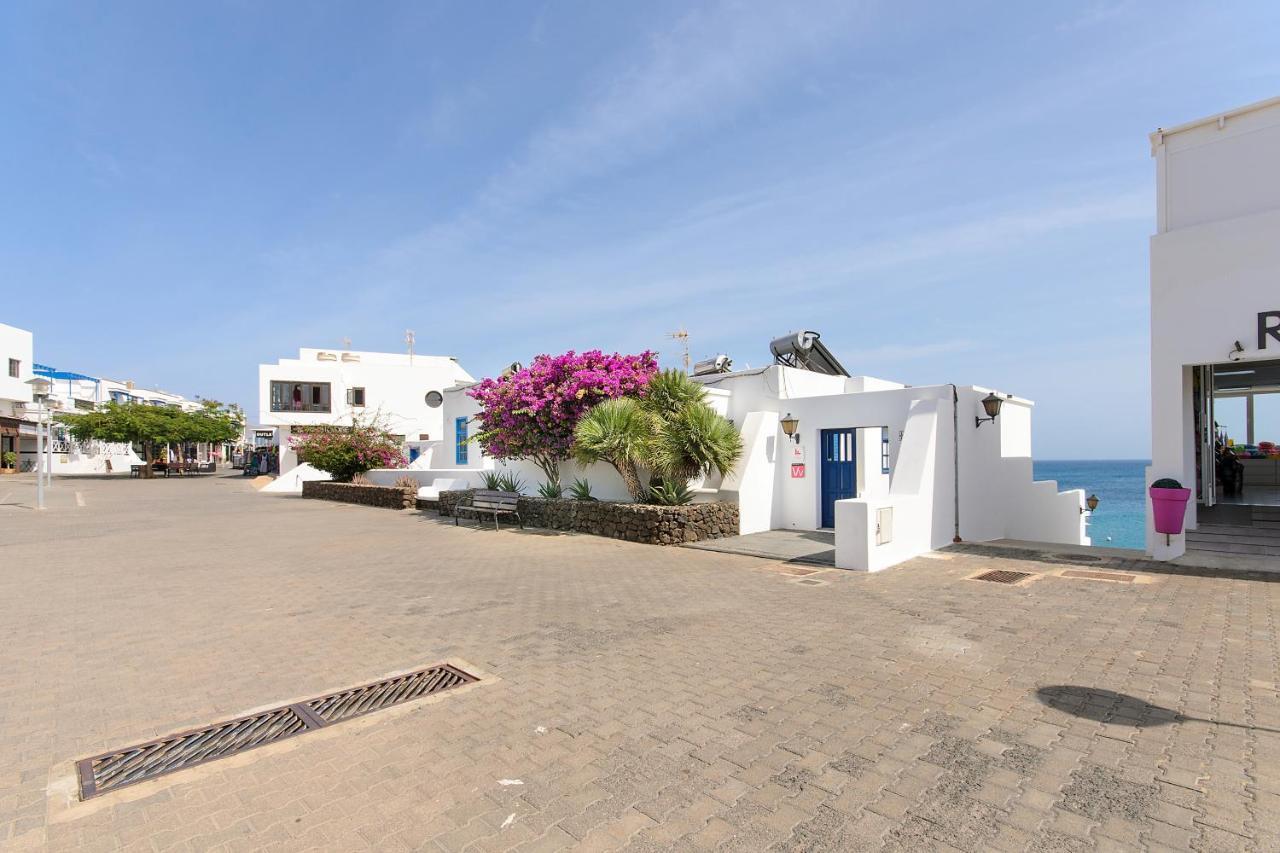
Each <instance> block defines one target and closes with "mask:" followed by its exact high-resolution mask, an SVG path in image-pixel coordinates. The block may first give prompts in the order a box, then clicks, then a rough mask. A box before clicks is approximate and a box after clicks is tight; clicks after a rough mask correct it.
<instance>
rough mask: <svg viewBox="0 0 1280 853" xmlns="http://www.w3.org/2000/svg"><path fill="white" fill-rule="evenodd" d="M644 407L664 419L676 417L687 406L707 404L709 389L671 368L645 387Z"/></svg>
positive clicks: (652, 379) (659, 374)
mask: <svg viewBox="0 0 1280 853" xmlns="http://www.w3.org/2000/svg"><path fill="white" fill-rule="evenodd" d="M642 399H643V405H644V407H645V408H646V409H648V410H649V411H650V412H653V413H654V414H655V415H658V416H659V417H662V418H667V417H670V416H672V415H675V414H676V413H677V412H679V411H680V410H681V409H683V408H684V407H685V406H688V405H692V404H694V403H706V401H707V389H706V388H704V387H703V386H702V385H701V384H700V383H697V382H694V381H693V380H692V379H690V378H689V375H688V374H687V373H684V372H683V371H680V370H675V369H673V368H669V369H667V370H663V371H662V372H660V373H657V374H655V375H654V376H653V377H652V378H651V379H650V380H649V384H647V385H645V387H644V397H643V398H642Z"/></svg>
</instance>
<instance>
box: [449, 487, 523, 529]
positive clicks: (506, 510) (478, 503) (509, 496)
mask: <svg viewBox="0 0 1280 853" xmlns="http://www.w3.org/2000/svg"><path fill="white" fill-rule="evenodd" d="M519 500H520V494H519V493H518V492H495V491H490V490H487V489H478V490H477V491H476V493H475V496H474V497H472V498H471V505H470V506H456V507H454V508H453V524H454V526H455V527H456V526H457V525H458V516H459V515H460V514H461V513H462V512H463V511H464V510H465V511H466V512H471V513H475V516H476V527H479V526H480V516H481V515H486V514H488V515H492V516H493V529H494V530H501V529H502V528H501V527H499V525H498V516H500V515H514V516H515V517H516V521H517V522H518V523H519V524H520V529H521V530H524V521H523V520H521V518H520V513H519V512H517V511H516V506H517V505H518V502H519Z"/></svg>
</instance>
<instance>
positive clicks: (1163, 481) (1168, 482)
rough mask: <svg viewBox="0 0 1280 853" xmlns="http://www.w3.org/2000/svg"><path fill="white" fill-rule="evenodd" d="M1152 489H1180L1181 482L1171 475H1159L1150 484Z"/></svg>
mask: <svg viewBox="0 0 1280 853" xmlns="http://www.w3.org/2000/svg"><path fill="white" fill-rule="evenodd" d="M1151 488H1153V489H1181V488H1182V484H1181V483H1179V482H1178V481H1177V480H1175V479H1173V478H1172V477H1161V478H1160V479H1159V480H1156V481H1155V482H1154V483H1152V484H1151Z"/></svg>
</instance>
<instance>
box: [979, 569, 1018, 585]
mask: <svg viewBox="0 0 1280 853" xmlns="http://www.w3.org/2000/svg"><path fill="white" fill-rule="evenodd" d="M1029 577H1031V572H1011V571H1008V570H1006V569H992V570H991V571H989V572H983V573H982V574H980V575H974V577H973V580H976V581H991V582H992V583H1006V584H1015V583H1019V582H1021V581H1024V580H1026V579H1027V578H1029Z"/></svg>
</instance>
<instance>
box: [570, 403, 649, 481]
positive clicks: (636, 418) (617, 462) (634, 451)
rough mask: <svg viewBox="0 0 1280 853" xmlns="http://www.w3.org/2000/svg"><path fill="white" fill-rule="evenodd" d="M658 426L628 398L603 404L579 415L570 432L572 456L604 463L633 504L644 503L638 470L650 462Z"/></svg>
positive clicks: (581, 459)
mask: <svg viewBox="0 0 1280 853" xmlns="http://www.w3.org/2000/svg"><path fill="white" fill-rule="evenodd" d="M659 428H660V423H659V422H658V419H657V418H655V417H654V415H653V414H652V413H651V412H649V411H648V410H646V409H645V408H643V407H642V406H641V405H640V403H639V402H637V401H636V400H633V399H631V398H630V397H616V398H614V399H612V400H605V401H604V402H603V403H601V404H600V405H598V406H595V407H594V408H592V409H591V411H589V412H587V413H586V414H585V415H583V417H582V420H580V421H578V425H577V427H576V428H575V429H574V442H573V453H574V457H575V458H576V459H577V460H578V461H579V462H581V463H583V464H586V465H590V464H592V463H594V462H608V463H609V464H610V465H612V466H613V468H614V470H615V471H617V472H618V474H619V476H621V477H622V482H623V483H625V484H626V487H627V491H628V492H630V493H631V497H632V499H634V500H635V501H636V502H637V503H642V502H644V500H645V498H646V494H645V489H644V487H643V486H642V485H641V484H640V470H639V469H640V466H641V465H646V464H647V463H648V461H649V458H650V450H651V447H650V446H651V444H652V443H653V440H654V436H655V435H657V433H658V431H659Z"/></svg>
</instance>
